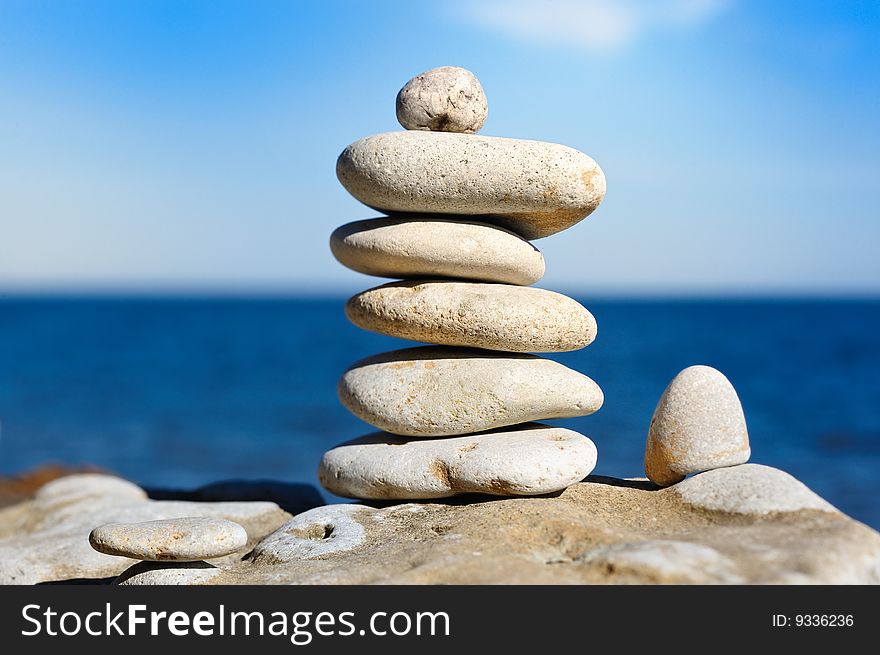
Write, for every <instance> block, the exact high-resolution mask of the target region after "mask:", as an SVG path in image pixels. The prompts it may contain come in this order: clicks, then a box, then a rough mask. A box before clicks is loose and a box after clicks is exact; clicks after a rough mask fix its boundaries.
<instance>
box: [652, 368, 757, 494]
mask: <svg viewBox="0 0 880 655" xmlns="http://www.w3.org/2000/svg"><path fill="white" fill-rule="evenodd" d="M750 455H751V448H750V447H749V433H748V430H747V429H746V419H745V416H744V415H743V409H742V405H741V404H740V401H739V397H738V396H737V395H736V390H735V389H734V388H733V385H732V384H730V381H729V380H728V379H727V378H726V377H724V374H723V373H721V371H718V370H716V369H714V368H712V367H711V366H690V367H688V368H686V369H684V370H683V371H681V372H680V373H679V374H678V375H676V376H675V377H674V378H673V380H672V382H670V383H669V386H668V387H666V390H665V391H664V392H663V395H662V396H661V397H660V400H659V402H658V403H657V407H656V409H655V410H654V416H653V417H652V419H651V426H650V427H649V428H648V440H647V444H646V446H645V472H646V474H647V476H648V478H649V479H650V480H651V481H652V482H654V483H656V484H659V485H662V486H668V485H670V484H675V483H676V482H679V481H681V480H683V479H684V477H685V476H687V475H690V474H691V473H699V472H701V471H709V470H711V469H717V468H722V467H725V466H733V465H735V464H742V463H744V462H747V461H748V460H749V456H750Z"/></svg>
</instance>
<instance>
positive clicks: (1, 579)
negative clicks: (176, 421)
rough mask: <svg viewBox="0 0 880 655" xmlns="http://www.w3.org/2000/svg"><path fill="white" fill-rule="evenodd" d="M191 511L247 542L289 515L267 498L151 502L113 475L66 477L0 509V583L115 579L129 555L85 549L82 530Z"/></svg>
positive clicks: (85, 534)
mask: <svg viewBox="0 0 880 655" xmlns="http://www.w3.org/2000/svg"><path fill="white" fill-rule="evenodd" d="M193 515H197V516H208V517H214V518H223V519H228V520H230V521H235V522H236V523H239V524H241V525H242V526H243V527H244V528H245V530H246V531H247V533H248V537H249V539H248V542H249V544H253V543H255V542H256V541H258V540H259V539H261V538H262V537H264V536H265V535H267V534H269V533H270V532H273V531H274V530H275V529H277V528H278V527H279V526H280V525H282V524H283V523H284V522H285V521H287V520H288V519H289V518H290V515H289V514H288V513H287V512H284V511H282V510H281V509H280V508H279V507H278V506H277V505H276V504H275V503H271V502H217V503H195V502H189V501H174V500H162V501H156V500H149V499H147V498H146V494H145V493H144V491H143V489H141V488H140V487H138V486H136V485H134V484H132V483H130V482H127V481H125V480H122V479H120V478H115V477H112V476H106V475H73V476H68V477H65V478H60V479H58V480H56V481H54V482H50V483H49V484H47V485H46V486H44V487H42V488H41V489H40V490H39V491H38V492H37V493H36V495H35V496H34V498H32V499H31V500H28V501H25V502H23V503H19V504H17V505H12V506H10V507H6V508H4V509H2V510H0V584H34V583H38V582H46V581H60V580H76V579H101V578H108V577H114V576H117V575H119V574H120V573H121V572H122V571H124V570H125V569H126V568H128V567H129V566H131V565H132V564H134V560H131V559H128V558H123V557H114V556H112V555H105V554H103V553H99V552H97V551H95V550H93V549H92V547H91V546H90V545H89V533H90V532H91V530H92V529H93V528H94V527H96V526H99V525H103V524H105V523H114V522H138V521H152V520H157V519H174V518H181V517H185V516H193ZM242 550H244V549H242ZM233 557H234V556H233Z"/></svg>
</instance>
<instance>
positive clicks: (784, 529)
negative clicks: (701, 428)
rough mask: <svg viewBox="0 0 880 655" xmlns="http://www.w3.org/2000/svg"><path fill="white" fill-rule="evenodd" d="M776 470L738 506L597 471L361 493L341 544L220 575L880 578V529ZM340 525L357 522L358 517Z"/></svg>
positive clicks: (314, 527)
mask: <svg viewBox="0 0 880 655" xmlns="http://www.w3.org/2000/svg"><path fill="white" fill-rule="evenodd" d="M742 468H744V467H734V468H727V469H719V470H717V471H713V472H711V473H710V474H701V475H699V476H696V477H695V478H693V479H694V480H700V479H701V478H703V476H707V477H708V480H706V481H704V482H703V483H702V484H703V485H705V486H704V491H705V492H706V493H704V494H701V498H703V499H704V498H705V497H706V494H708V492H709V490H710V489H714V490H715V491H714V493H715V494H716V495H723V493H724V489H725V488H726V487H727V488H729V487H730V485H731V482H730V479H731V478H733V477H735V476H736V475H737V472H738V471H737V469H742ZM762 468H767V467H762ZM746 470H748V469H746ZM778 473H779V474H781V472H778ZM779 480H780V484H779V485H777V487H776V489H775V490H774V491H775V494H776V495H775V497H776V499H777V501H778V504H777V506H776V508H777V511H773V512H770V513H765V510H766V509H768V508H767V507H762V508H761V509H760V511H758V512H755V511H752V510H753V509H754V507H753V506H751V505H750V504H749V502H742V503H741V502H740V501H735V503H734V505H735V508H736V510H737V511H736V512H733V513H731V512H726V511H717V510H711V509H707V508H706V507H705V506H704V503H703V500H700V501H699V503H698V504H696V505H693V504H689V503H687V502H685V501H684V500H683V499H682V497H681V495H680V494H679V493H677V492H676V491H675V489H676V487H669V488H665V489H660V488H658V487H656V486H655V485H653V484H651V483H650V482H647V481H627V480H617V479H612V478H602V477H590V478H588V479H587V480H586V481H585V482H583V483H579V484H575V485H574V486H571V487H569V488H568V489H566V490H565V491H564V492H562V493H560V494H554V495H551V496H545V497H538V498H512V499H503V500H494V501H491V500H482V499H481V498H479V497H469V498H467V499H465V498H462V499H460V500H459V501H457V502H447V503H443V504H440V503H420V504H416V503H407V504H402V505H393V506H388V507H384V508H378V509H377V508H370V507H360V508H358V509H353V510H350V511H349V512H347V513H346V514H345V515H344V516H345V519H346V521H351V520H353V521H355V522H357V523H358V524H359V525H360V526H361V527H362V528H363V533H362V536H361V537H360V539H359V540H358V539H357V538H353V539H352V538H349V539H348V540H347V541H346V544H345V547H344V548H337V549H335V550H334V552H332V553H327V554H325V555H322V556H320V557H305V558H303V557H301V556H297V555H294V556H293V557H292V558H291V559H289V561H286V562H284V563H278V562H279V561H280V560H281V559H285V557H284V555H283V550H282V549H278V550H277V551H276V553H275V557H279V558H280V559H279V560H278V561H275V560H272V559H270V558H252V559H249V560H247V561H245V562H242V563H240V564H238V565H236V566H233V567H229V568H228V569H225V570H224V571H223V572H222V573H221V574H220V575H218V576H217V577H216V578H215V579H214V580H213V581H212V582H217V583H247V582H250V583H263V582H267V583H297V584H318V583H324V584H332V583H337V584H347V583H382V584H384V583H464V584H474V583H673V584H675V583H701V584H702V583H729V584H730V583H733V584H736V583H760V584H790V583H794V584H803V583H836V584H846V583H878V582H880V534H878V533H876V532H874V531H873V530H871V529H870V528H867V527H866V526H864V525H862V524H860V523H858V522H856V521H853V520H852V519H849V518H847V517H846V516H844V515H843V514H840V513H839V512H836V511H834V510H833V509H831V508H830V507H829V506H827V505H822V507H824V509H815V508H811V509H798V510H795V511H787V509H786V508H789V507H794V506H797V505H798V504H801V503H802V501H803V498H804V496H803V494H804V493H807V494H808V495H809V494H811V492H808V491H807V492H805V491H804V488H803V485H801V484H800V483H798V482H797V481H795V480H794V479H793V478H791V477H789V476H785V475H784V474H781V475H780V476H779ZM784 480H787V481H788V482H783V481H784ZM756 482H758V483H759V484H760V481H758V480H756ZM792 498H801V501H799V502H798V503H794V504H792ZM813 498H814V501H813V502H814V503H815V504H817V505H818V504H820V503H821V500H820V499H818V498H817V497H815V496H813ZM303 523H310V525H300V526H299V535H300V536H301V537H302V538H308V539H313V540H316V541H319V542H320V541H322V540H324V539H327V540H330V541H332V540H333V536H332V535H333V533H334V530H335V529H336V527H335V526H336V525H340V524H339V523H337V522H336V520H335V519H334V518H333V517H332V516H331V515H328V514H323V515H322V516H320V517H316V518H315V520H314V521H311V522H307V521H305V520H303ZM344 530H345V531H346V534H350V533H351V526H350V525H348V527H345V528H344ZM321 535H325V537H321ZM300 543H301V542H299V541H292V542H291V544H290V548H291V550H290V552H291V553H295V552H301V551H299V549H300V548H301V545H300ZM259 548H260V546H257V550H259Z"/></svg>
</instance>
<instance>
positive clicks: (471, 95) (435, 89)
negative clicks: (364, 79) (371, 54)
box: [395, 66, 489, 133]
mask: <svg viewBox="0 0 880 655" xmlns="http://www.w3.org/2000/svg"><path fill="white" fill-rule="evenodd" d="M395 104H396V109H397V120H398V121H399V122H400V124H401V125H403V127H404V128H406V129H407V130H432V131H438V132H466V133H473V132H479V131H480V128H481V127H483V123H484V122H485V121H486V116H488V115H489V104H488V103H487V102H486V94H485V93H484V92H483V87H482V85H481V84H480V81H479V80H478V79H477V77H476V76H475V75H474V74H473V73H471V72H470V71H469V70H467V69H465V68H459V67H458V66H441V67H440V68H432V69H431V70H429V71H425V72H424V73H422V74H421V75H416V76H415V77H414V78H412V79H411V80H410V81H409V82H407V83H406V84H405V85H404V86H403V88H402V89H401V90H400V91H399V92H398V94H397V101H396V103H395Z"/></svg>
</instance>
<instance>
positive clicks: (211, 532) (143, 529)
mask: <svg viewBox="0 0 880 655" xmlns="http://www.w3.org/2000/svg"><path fill="white" fill-rule="evenodd" d="M247 540H248V536H247V532H246V531H245V529H244V528H243V527H241V526H240V525H239V524H238V523H234V522H232V521H227V520H225V519H216V518H208V517H183V518H178V519H160V520H157V521H144V522H141V523H107V524H105V525H102V526H99V527H97V528H95V529H94V530H92V532H91V534H89V543H90V544H91V546H92V548H94V549H95V550H97V551H98V552H99V553H104V554H105V555H118V556H120V557H130V558H132V559H140V560H149V561H156V562H162V561H171V562H195V561H198V560H203V559H210V558H213V557H223V556H224V555H229V554H230V553H234V552H235V551H237V550H241V549H242V548H244V546H245V545H246V544H247Z"/></svg>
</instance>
